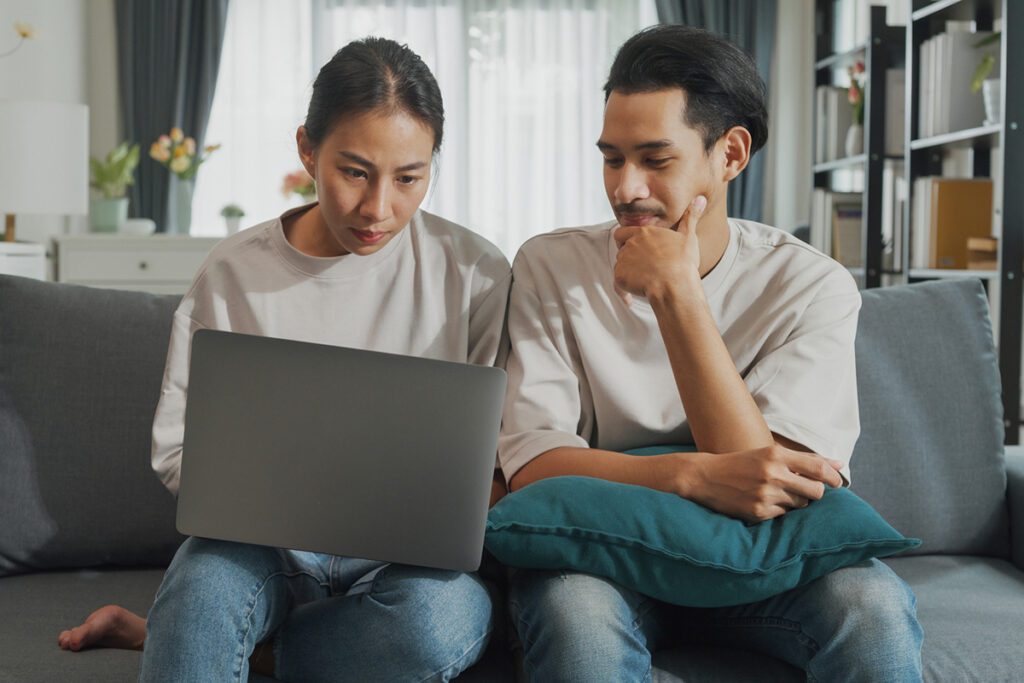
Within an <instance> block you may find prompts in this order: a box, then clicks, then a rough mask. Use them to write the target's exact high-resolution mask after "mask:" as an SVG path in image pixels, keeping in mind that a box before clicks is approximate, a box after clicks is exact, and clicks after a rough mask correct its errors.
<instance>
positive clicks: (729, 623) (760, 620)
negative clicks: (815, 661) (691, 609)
mask: <svg viewBox="0 0 1024 683" xmlns="http://www.w3.org/2000/svg"><path fill="white" fill-rule="evenodd" d="M712 625H713V626H722V627H726V628H729V627H736V628H752V627H758V628H765V627H767V628H776V629H785V630H787V631H792V632H795V634H796V640H797V642H798V643H800V645H802V646H803V647H805V648H807V649H808V650H810V651H811V657H809V658H808V663H809V661H810V659H812V658H813V657H814V655H816V654H818V652H819V651H820V650H821V645H819V644H818V641H817V640H815V639H814V638H812V637H811V636H809V635H808V634H807V633H805V632H804V630H803V627H802V626H801V625H800V622H799V621H792V620H790V619H783V618H781V617H724V618H718V619H714V620H712ZM805 669H806V667H805ZM805 672H806V673H807V676H808V679H809V680H812V681H813V680H816V679H815V678H814V677H813V676H812V675H811V673H810V671H805Z"/></svg>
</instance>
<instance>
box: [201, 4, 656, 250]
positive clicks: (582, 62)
mask: <svg viewBox="0 0 1024 683" xmlns="http://www.w3.org/2000/svg"><path fill="white" fill-rule="evenodd" d="M297 6H298V7H301V9H299V10H296V9H295V8H296V7H297ZM229 12H230V14H229V18H228V28H227V32H226V36H225V44H224V53H223V57H222V61H221V71H220V76H219V79H218V85H217V93H216V95H215V97H214V104H213V111H212V112H211V117H210V125H209V131H208V133H207V141H208V142H209V143H213V142H220V143H223V145H224V147H223V148H222V150H220V151H219V152H217V153H216V154H215V155H214V157H212V158H211V160H210V161H209V162H208V163H207V164H206V165H204V166H203V167H202V169H201V170H200V173H199V180H198V183H197V188H196V197H195V205H194V210H193V213H194V216H195V219H194V221H193V224H194V226H195V228H194V231H195V232H197V233H200V232H201V233H202V234H223V227H222V226H223V221H222V220H221V219H220V218H219V216H218V213H219V210H220V207H221V206H223V204H226V203H228V202H231V201H234V202H237V203H239V204H241V205H242V207H243V208H244V209H245V210H246V212H247V216H246V218H245V222H246V223H247V224H250V225H251V224H254V223H256V222H259V221H262V220H267V219H269V218H273V217H274V216H276V215H278V214H280V213H281V212H282V211H283V210H285V209H286V208H287V207H288V206H292V205H295V204H297V203H298V200H297V198H296V199H295V200H290V199H286V198H284V197H283V196H281V193H280V184H281V179H282V178H283V176H284V175H285V173H287V172H289V171H292V170H294V169H296V168H298V166H299V164H298V160H297V158H296V153H295V141H294V136H295V129H296V128H297V127H298V125H300V124H301V122H302V120H303V118H304V116H305V107H306V104H307V103H308V99H309V94H310V90H311V85H312V82H313V78H314V77H315V74H316V70H317V69H319V67H320V65H322V64H323V63H325V62H326V61H327V60H328V59H329V58H330V56H331V55H332V54H333V53H334V51H335V50H336V49H338V48H340V47H341V46H343V45H345V44H346V43H348V42H349V41H351V40H353V39H356V38H360V37H363V36H367V35H382V36H387V37H390V38H394V39H396V40H398V41H399V42H404V43H407V44H408V45H409V46H410V47H411V48H412V49H413V50H415V51H416V52H417V53H418V54H419V55H420V56H421V57H423V59H424V61H425V62H426V63H427V65H428V66H429V67H430V69H431V71H433V73H434V75H435V77H436V78H437V80H438V84H439V85H440V87H441V92H442V95H443V97H444V102H445V117H446V123H445V140H444V144H443V147H442V150H441V154H440V156H439V168H438V172H437V173H436V174H435V177H434V181H433V184H432V187H431V189H430V192H429V193H428V196H427V200H426V201H425V202H424V208H425V209H426V210H428V211H432V212H434V213H438V214H440V215H442V216H444V217H446V218H449V219H451V220H454V221H455V222H457V223H460V224H462V225H465V226H467V227H469V228H471V229H473V230H475V231H476V232H478V233H480V234H482V235H483V236H485V237H486V238H488V239H489V240H491V241H492V242H494V243H495V244H496V245H498V246H499V247H500V248H501V249H502V250H503V251H504V252H505V253H506V254H507V255H508V256H509V257H510V258H511V256H512V255H514V253H515V251H516V249H518V248H519V245H521V244H522V243H523V242H524V241H525V240H526V239H528V238H529V237H531V236H532V235H535V234H537V233H540V232H545V231H547V230H551V229H553V228H556V227H561V226H567V225H583V224H587V223H596V222H599V221H603V220H607V219H608V218H610V217H611V213H610V211H609V209H608V206H607V200H606V199H605V196H604V189H603V184H602V180H601V159H600V155H599V153H598V152H597V150H596V148H595V147H594V142H595V141H596V140H597V138H598V135H599V134H600V130H601V119H602V114H603V108H604V106H603V105H604V94H603V92H602V89H601V88H602V86H603V85H604V80H605V78H606V77H607V72H608V68H609V66H610V65H611V60H612V58H613V57H614V53H615V50H616V49H617V48H618V46H619V45H620V44H621V43H622V42H623V41H624V40H625V39H626V38H628V37H629V36H630V35H632V34H633V33H634V32H636V31H637V30H639V29H640V28H642V27H644V26H647V25H651V24H653V23H655V22H656V11H655V8H654V2H653V0H633V1H631V2H623V1H621V0H503V1H496V0H432V1H425V0H404V1H403V0H390V1H389V2H381V3H368V2H365V1H360V0H307V2H305V3H304V4H299V5H296V4H293V3H291V2H281V1H278V2H273V1H271V0H262V1H260V2H245V3H240V2H239V3H232V4H231V5H230V9H229ZM253 55H258V57H257V58H256V60H257V61H256V63H254V62H253V58H252V56H253Z"/></svg>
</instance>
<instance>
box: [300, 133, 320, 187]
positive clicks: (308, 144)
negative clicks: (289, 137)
mask: <svg viewBox="0 0 1024 683" xmlns="http://www.w3.org/2000/svg"><path fill="white" fill-rule="evenodd" d="M295 146H296V148H297V149H298V151H299V159H300V160H301V161H302V166H303V167H304V168H305V169H306V173H308V174H309V175H310V177H311V178H313V180H316V150H315V149H314V147H313V143H312V141H310V139H309V136H308V135H306V127H305V126H299V128H298V130H296V131H295Z"/></svg>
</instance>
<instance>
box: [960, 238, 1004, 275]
mask: <svg viewBox="0 0 1024 683" xmlns="http://www.w3.org/2000/svg"><path fill="white" fill-rule="evenodd" d="M967 269H968V270H999V240H998V239H996V238H995V237H970V238H968V240H967Z"/></svg>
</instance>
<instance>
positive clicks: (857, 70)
mask: <svg viewBox="0 0 1024 683" xmlns="http://www.w3.org/2000/svg"><path fill="white" fill-rule="evenodd" d="M846 72H847V73H848V74H849V75H850V89H849V90H848V91H847V99H848V100H849V101H850V104H852V105H853V122H854V123H856V124H857V125H863V124H864V79H865V78H866V77H865V75H864V73H865V72H864V62H862V61H860V60H857V61H856V62H854V63H853V65H851V66H850V67H849V68H848V69H847V70H846Z"/></svg>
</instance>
